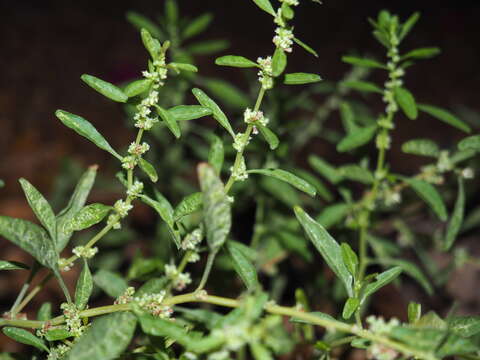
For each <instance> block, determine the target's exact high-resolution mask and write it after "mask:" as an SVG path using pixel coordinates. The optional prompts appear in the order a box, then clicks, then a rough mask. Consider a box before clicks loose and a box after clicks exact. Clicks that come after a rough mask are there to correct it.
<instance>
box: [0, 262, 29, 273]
mask: <svg viewBox="0 0 480 360" xmlns="http://www.w3.org/2000/svg"><path fill="white" fill-rule="evenodd" d="M27 269H28V266H27V265H25V264H22V263H21V262H17V261H6V260H0V271H3V270H27Z"/></svg>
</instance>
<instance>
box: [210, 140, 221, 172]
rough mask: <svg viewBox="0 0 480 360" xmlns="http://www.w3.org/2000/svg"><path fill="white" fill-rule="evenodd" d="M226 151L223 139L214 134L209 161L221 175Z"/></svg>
mask: <svg viewBox="0 0 480 360" xmlns="http://www.w3.org/2000/svg"><path fill="white" fill-rule="evenodd" d="M224 158H225V153H224V149H223V142H222V140H221V139H220V138H219V137H218V136H216V135H213V136H212V142H211V144H210V150H209V152H208V163H209V164H210V165H212V166H213V168H214V169H215V172H216V173H217V175H219V176H220V173H221V172H222V166H223V160H224Z"/></svg>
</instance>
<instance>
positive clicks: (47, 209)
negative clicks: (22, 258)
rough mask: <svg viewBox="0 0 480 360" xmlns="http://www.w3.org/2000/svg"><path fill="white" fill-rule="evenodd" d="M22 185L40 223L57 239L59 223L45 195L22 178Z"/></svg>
mask: <svg viewBox="0 0 480 360" xmlns="http://www.w3.org/2000/svg"><path fill="white" fill-rule="evenodd" d="M19 181H20V185H21V186H22V189H23V192H24V193H25V197H26V198H27V201H28V204H29V205H30V207H31V208H32V210H33V212H34V213H35V216H36V217H37V219H38V220H40V223H41V224H42V225H43V226H44V227H45V229H47V230H48V233H49V234H50V237H51V239H52V241H56V239H57V225H56V220H55V214H54V213H53V210H52V208H51V206H50V204H49V203H48V201H47V200H46V199H45V198H44V197H43V195H42V194H41V193H40V192H39V191H38V190H37V189H36V188H35V187H34V186H33V185H32V184H30V183H29V182H28V181H27V180H25V179H23V178H22V179H20V180H19Z"/></svg>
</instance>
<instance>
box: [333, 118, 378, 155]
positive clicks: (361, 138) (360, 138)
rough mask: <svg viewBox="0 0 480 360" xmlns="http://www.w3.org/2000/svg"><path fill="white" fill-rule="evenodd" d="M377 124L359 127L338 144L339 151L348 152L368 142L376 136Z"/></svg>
mask: <svg viewBox="0 0 480 360" xmlns="http://www.w3.org/2000/svg"><path fill="white" fill-rule="evenodd" d="M376 131H377V126H376V125H371V126H366V127H363V128H359V129H357V130H356V131H354V132H352V133H350V134H348V135H347V136H345V137H344V138H343V139H342V140H341V141H340V142H339V143H338V145H337V151H339V152H346V151H350V150H353V149H356V148H358V147H360V146H363V145H365V144H367V143H368V142H369V141H370V140H372V138H373V137H374V136H375V133H376Z"/></svg>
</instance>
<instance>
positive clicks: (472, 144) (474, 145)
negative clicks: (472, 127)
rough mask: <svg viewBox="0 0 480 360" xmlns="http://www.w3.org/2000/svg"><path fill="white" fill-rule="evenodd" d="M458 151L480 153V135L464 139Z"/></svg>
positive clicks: (459, 144)
mask: <svg viewBox="0 0 480 360" xmlns="http://www.w3.org/2000/svg"><path fill="white" fill-rule="evenodd" d="M458 150H460V151H467V150H474V151H480V135H473V136H469V137H466V138H464V139H463V140H462V141H460V142H459V143H458Z"/></svg>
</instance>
